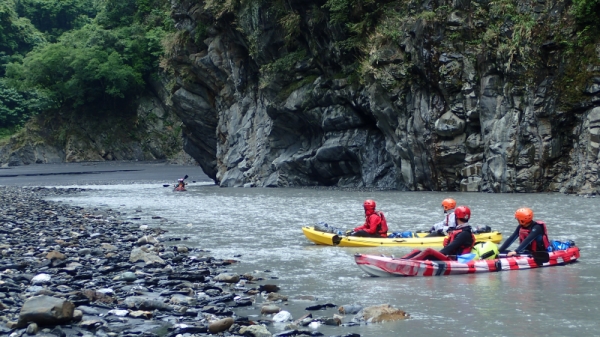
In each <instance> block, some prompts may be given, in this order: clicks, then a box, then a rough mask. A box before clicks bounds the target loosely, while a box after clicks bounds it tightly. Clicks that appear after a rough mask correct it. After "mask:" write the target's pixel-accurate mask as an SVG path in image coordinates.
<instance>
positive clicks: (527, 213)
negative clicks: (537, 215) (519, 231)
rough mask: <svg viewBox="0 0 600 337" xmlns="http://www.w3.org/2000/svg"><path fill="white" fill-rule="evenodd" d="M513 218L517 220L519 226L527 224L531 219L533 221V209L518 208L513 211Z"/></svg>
mask: <svg viewBox="0 0 600 337" xmlns="http://www.w3.org/2000/svg"><path fill="white" fill-rule="evenodd" d="M515 219H517V221H519V224H520V225H521V226H525V225H527V224H529V223H530V222H531V221H533V211H532V210H531V208H526V207H523V208H519V209H518V210H517V211H516V212H515Z"/></svg>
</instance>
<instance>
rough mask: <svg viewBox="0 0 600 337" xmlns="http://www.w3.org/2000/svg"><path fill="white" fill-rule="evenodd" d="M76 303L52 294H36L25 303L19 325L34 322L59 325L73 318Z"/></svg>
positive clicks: (23, 325) (41, 324) (22, 325)
mask: <svg viewBox="0 0 600 337" xmlns="http://www.w3.org/2000/svg"><path fill="white" fill-rule="evenodd" d="M74 310H75V305H74V304H73V303H71V302H69V301H67V300H64V299H61V298H57V297H52V296H46V295H42V296H35V297H32V298H30V299H28V300H27V301H25V304H23V307H22V308H21V313H20V314H19V323H18V326H19V327H25V326H27V324H28V323H30V322H33V323H36V324H38V325H40V326H43V325H59V324H63V323H67V322H69V321H71V319H73V311H74Z"/></svg>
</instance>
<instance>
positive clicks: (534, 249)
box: [519, 220, 550, 252]
mask: <svg viewBox="0 0 600 337" xmlns="http://www.w3.org/2000/svg"><path fill="white" fill-rule="evenodd" d="M536 224H538V225H541V226H542V229H543V233H542V242H543V244H544V247H538V246H537V238H536V240H533V241H532V242H531V245H530V247H531V248H530V250H531V251H532V252H539V251H546V250H547V249H548V247H549V246H550V240H548V230H547V229H546V223H545V222H543V221H539V220H538V221H533V222H532V223H531V225H529V226H527V227H523V226H521V228H519V242H523V240H525V238H526V237H527V236H529V233H531V229H532V228H533V226H534V225H536Z"/></svg>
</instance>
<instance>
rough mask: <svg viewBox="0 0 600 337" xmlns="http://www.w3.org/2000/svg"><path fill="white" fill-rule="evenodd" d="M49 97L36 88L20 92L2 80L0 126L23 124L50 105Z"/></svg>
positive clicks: (0, 88) (0, 86) (10, 126)
mask: <svg viewBox="0 0 600 337" xmlns="http://www.w3.org/2000/svg"><path fill="white" fill-rule="evenodd" d="M48 103H49V101H48V99H47V98H46V97H44V96H43V95H41V94H40V93H39V92H37V91H35V90H30V91H26V92H20V91H18V90H17V89H15V88H12V87H10V86H7V85H6V84H5V83H4V81H0V128H4V129H6V128H13V127H18V126H22V125H23V124H24V123H25V122H26V121H27V120H28V119H29V118H30V117H31V116H34V115H36V114H38V113H40V112H42V111H44V110H45V109H47V107H48Z"/></svg>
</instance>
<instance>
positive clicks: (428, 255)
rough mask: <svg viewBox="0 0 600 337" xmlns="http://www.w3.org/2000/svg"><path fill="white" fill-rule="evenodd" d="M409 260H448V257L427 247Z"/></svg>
mask: <svg viewBox="0 0 600 337" xmlns="http://www.w3.org/2000/svg"><path fill="white" fill-rule="evenodd" d="M411 260H432V261H450V259H449V258H448V257H447V256H446V255H444V254H442V253H440V252H438V251H437V250H435V249H433V248H427V249H425V250H424V251H422V252H421V253H419V254H417V255H415V256H413V257H412V258H411Z"/></svg>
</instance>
